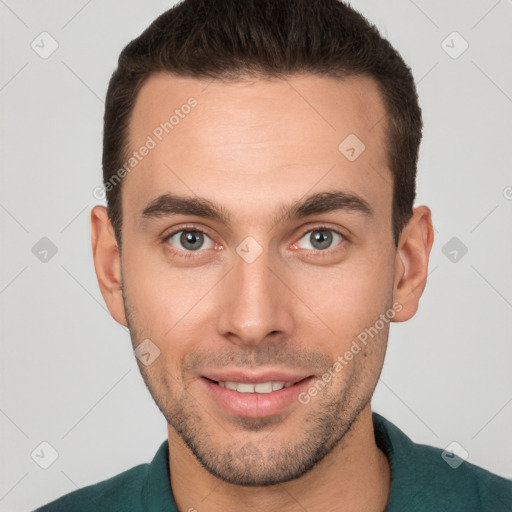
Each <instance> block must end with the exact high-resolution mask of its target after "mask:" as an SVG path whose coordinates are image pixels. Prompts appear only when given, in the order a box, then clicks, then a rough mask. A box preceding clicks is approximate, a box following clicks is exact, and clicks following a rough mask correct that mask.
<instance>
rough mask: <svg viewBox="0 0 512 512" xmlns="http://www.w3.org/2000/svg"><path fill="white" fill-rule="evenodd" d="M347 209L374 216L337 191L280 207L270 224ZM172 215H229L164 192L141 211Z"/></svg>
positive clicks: (146, 216)
mask: <svg viewBox="0 0 512 512" xmlns="http://www.w3.org/2000/svg"><path fill="white" fill-rule="evenodd" d="M335 211H347V212H354V213H358V214H361V215H362V216H364V217H373V215H374V212H373V209H372V208H371V206H370V205H369V204H368V202H367V201H365V200H364V199H363V198H361V197H359V196H357V195H355V194H352V193H348V192H342V191H339V190H334V191H325V192H318V193H316V194H313V195H310V196H308V197H306V198H305V199H300V200H299V201H295V202H292V203H290V204H288V205H283V206H281V208H280V210H279V212H278V214H277V215H276V216H275V217H274V218H273V220H272V222H273V224H279V223H282V222H286V221H289V220H292V219H301V218H304V217H308V216H310V215H314V214H318V213H328V212H335ZM173 215H195V216H197V217H203V218H205V219H212V220H216V221H219V222H222V223H224V224H228V225H229V224H230V221H231V216H230V214H229V212H228V211H227V210H226V209H225V208H224V207H223V206H222V205H217V204H215V203H214V202H212V201H210V200H208V199H206V198H202V197H188V196H179V195H175V194H163V195H161V196H158V197H157V198H155V199H154V200H152V201H151V202H150V203H149V204H148V205H147V206H146V207H145V208H144V210H143V211H142V214H141V217H142V220H143V221H144V220H150V219H156V218H163V217H170V216H173Z"/></svg>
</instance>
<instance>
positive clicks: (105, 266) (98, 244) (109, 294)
mask: <svg viewBox="0 0 512 512" xmlns="http://www.w3.org/2000/svg"><path fill="white" fill-rule="evenodd" d="M91 242H92V256H93V259H94V268H95V270H96V277H97V279H98V284H99V286H100V290H101V294H102V295H103V299H104V300H105V303H106V304H107V307H108V310H109V311H110V314H111V315H112V316H113V318H114V320H116V321H117V322H119V323H120V324H121V325H124V326H125V327H127V326H128V323H127V322H126V315H125V311H124V303H123V293H122V278H121V257H120V254H119V248H118V246H117V241H116V237H115V234H114V228H113V227H112V223H111V222H110V218H109V216H108V213H107V209H106V208H105V207H104V206H95V207H94V208H93V209H92V211H91Z"/></svg>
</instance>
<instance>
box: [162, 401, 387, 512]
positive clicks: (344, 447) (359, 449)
mask: <svg viewBox="0 0 512 512" xmlns="http://www.w3.org/2000/svg"><path fill="white" fill-rule="evenodd" d="M168 433H169V463H170V474H171V488H172V492H173V496H174V499H175V501H176V504H177V506H178V510H179V511H180V512H188V511H193V510H198V511H200V510H208V511H209V512H231V511H233V512H234V511H238V510H245V511H247V512H252V511H266V510H279V511H280V512H292V511H297V510H308V512H320V511H322V512H324V511H325V510H343V512H356V511H361V510H364V511H365V512H384V510H385V508H386V504H387V501H388V497H389V489H390V485H391V471H390V467H389V463H388V460H387V458H386V456H385V455H384V453H383V452H382V451H381V450H380V449H379V448H378V447H377V444H376V442H375V435H374V429H373V422H372V413H371V409H370V404H367V406H366V407H365V408H364V409H363V410H362V411H361V413H360V414H359V416H358V417H357V418H356V420H355V421H354V423H353V424H352V427H351V428H350V430H349V431H348V432H347V433H346V435H345V436H344V437H343V439H342V440H341V441H340V442H339V443H338V444H337V446H336V447H335V448H334V449H333V450H332V451H331V452H330V453H329V454H328V455H327V456H326V457H324V458H323V459H322V460H321V461H320V462H319V463H318V464H317V465H316V466H315V467H314V468H313V469H312V470H311V471H309V472H308V473H306V474H305V475H303V476H301V477H300V478H297V479H295V480H291V481H289V482H285V483H283V484H278V485H271V486H266V487H241V486H237V485H233V484H229V483H226V482H224V481H222V480H219V479H218V478H216V477H215V476H213V475H211V474H210V473H209V472H208V471H207V470H206V469H205V468H203V467H202V466H201V465H200V464H199V462H198V461H197V459H196V458H195V456H194V455H193V454H192V453H191V451H190V450H189V448H188V447H187V446H186V445H185V444H184V443H183V441H182V440H181V438H180V436H179V435H178V434H177V433H176V431H175V430H174V429H172V428H171V427H170V426H169V427H168Z"/></svg>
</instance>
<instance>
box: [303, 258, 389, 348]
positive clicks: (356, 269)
mask: <svg viewBox="0 0 512 512" xmlns="http://www.w3.org/2000/svg"><path fill="white" fill-rule="evenodd" d="M392 284H393V266H392V259H390V258H386V259H385V260H384V259H382V258H380V259H373V258H371V257H370V258H366V261H363V259H362V258H361V259H360V260H359V261H358V262H357V264H356V262H355V260H354V262H350V263H349V262H347V264H346V265H341V266H339V267H338V268H333V269H329V270H327V269H325V268H324V269H318V268H317V269H315V270H314V271H312V272H310V273H309V274H307V275H306V273H304V274H303V276H301V277H300V280H299V281H297V283H296V285H297V289H298V290H300V291H298V295H299V296H300V297H301V298H303V300H304V303H305V304H306V305H307V306H309V308H310V309H311V311H312V312H313V313H314V315H315V317H317V320H318V324H319V326H320V327H322V326H323V330H325V331H326V332H327V333H328V335H331V336H332V339H333V340H334V341H333V343H336V345H337V346H339V344H340V342H341V343H343V345H345V344H347V343H348V344H350V342H351V341H352V340H353V339H354V338H355V337H356V336H357V335H358V334H359V333H360V332H362V331H363V330H364V329H365V328H367V327H369V326H371V325H373V324H374V323H375V321H376V320H377V319H378V318H379V315H381V314H383V313H385V312H386V311H387V310H388V309H389V307H390V305H391V302H392V296H393V290H392ZM309 316H311V315H309ZM325 326H327V327H328V328H329V329H327V330H326V328H325Z"/></svg>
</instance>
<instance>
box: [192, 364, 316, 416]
mask: <svg viewBox="0 0 512 512" xmlns="http://www.w3.org/2000/svg"><path fill="white" fill-rule="evenodd" d="M313 379H314V376H313V375H309V376H302V375H296V376H291V375H282V374H281V375H274V376H264V375H260V376H257V377H256V376H248V375H242V374H239V375H229V376H215V377H214V376H208V377H206V376H203V377H201V378H200V381H202V382H203V384H204V385H205V387H206V390H207V393H208V395H209V397H210V398H211V399H212V400H213V401H214V403H215V404H216V405H217V406H219V407H220V408H221V409H222V411H223V412H224V413H226V412H227V413H228V414H229V415H234V416H244V417H250V418H261V417H267V416H272V415H276V414H279V413H281V412H284V411H285V410H286V409H290V408H292V407H293V406H294V405H296V406H297V405H300V403H299V401H298V396H299V394H300V392H301V391H303V390H304V389H306V388H307V387H308V386H309V385H310V383H311V382H312V381H313Z"/></svg>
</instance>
